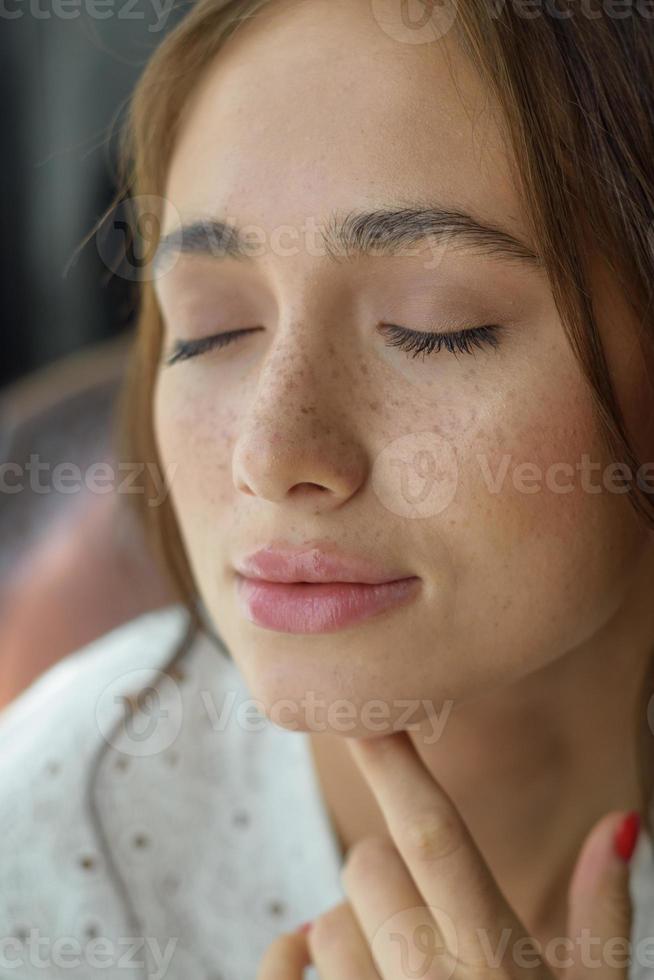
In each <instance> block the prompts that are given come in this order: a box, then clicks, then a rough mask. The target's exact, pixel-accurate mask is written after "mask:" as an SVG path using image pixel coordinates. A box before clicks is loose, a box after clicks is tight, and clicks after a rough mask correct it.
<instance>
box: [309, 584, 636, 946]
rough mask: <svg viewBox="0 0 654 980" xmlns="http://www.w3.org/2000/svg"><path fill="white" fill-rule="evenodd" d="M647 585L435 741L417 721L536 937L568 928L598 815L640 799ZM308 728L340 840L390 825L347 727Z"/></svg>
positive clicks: (460, 713) (428, 757) (427, 756)
mask: <svg viewBox="0 0 654 980" xmlns="http://www.w3.org/2000/svg"><path fill="white" fill-rule="evenodd" d="M646 593H647V590H645V589H643V590H642V592H641V594H636V593H634V595H633V596H631V598H630V601H629V605H630V607H631V608H630V609H629V610H627V609H622V610H621V612H620V613H619V614H618V616H616V617H615V619H614V621H612V622H611V623H610V624H609V625H608V626H607V627H606V628H605V630H604V631H603V633H602V635H601V637H597V636H596V637H595V638H594V640H593V642H592V643H588V644H586V645H584V646H583V647H580V648H578V649H576V650H574V651H570V652H569V653H568V654H566V655H565V656H562V657H560V658H559V659H558V660H556V661H555V662H553V663H552V664H550V665H548V666H546V667H544V668H542V669H540V670H538V671H537V672H535V673H532V674H530V675H529V676H527V677H525V678H523V679H521V680H519V681H518V682H516V683H514V684H511V685H508V686H507V687H504V688H502V689H501V690H498V691H496V692H494V693H492V694H490V695H488V696H485V697H483V698H479V699H477V700H475V701H472V702H468V703H465V704H461V705H459V706H458V707H457V708H456V710H452V712H451V713H450V716H449V718H448V720H447V723H446V725H445V726H444V728H443V731H442V733H441V735H440V738H438V740H437V741H435V742H434V741H433V728H432V727H431V724H430V725H427V724H426V723H425V725H424V727H421V728H415V729H414V730H413V731H411V732H410V735H411V738H412V740H413V742H414V744H415V746H416V749H417V751H418V753H419V754H420V756H421V757H422V759H423V761H424V763H425V765H426V766H427V767H428V769H429V770H430V771H431V772H432V773H433V775H434V777H435V779H436V780H437V781H438V782H439V784H440V785H441V786H442V787H443V788H444V789H445V791H446V792H447V793H448V794H449V796H450V797H451V798H452V800H453V801H454V803H455V805H456V807H457V809H458V811H459V812H460V814H461V816H462V817H463V819H464V820H465V822H466V824H467V825H468V827H469V828H470V831H471V833H472V835H473V837H474V839H475V840H476V842H477V844H478V846H479V848H480V850H481V853H482V854H483V855H484V858H485V860H486V861H487V863H488V864H489V867H490V869H491V871H492V872H493V874H494V875H495V877H496V879H497V881H498V883H499V884H500V887H501V888H502V890H503V891H504V894H505V895H506V897H507V899H508V900H509V902H510V903H511V904H512V905H513V907H514V909H515V910H516V912H517V913H518V915H519V916H520V917H521V918H522V921H523V922H524V924H525V925H526V926H527V928H529V929H530V931H531V933H532V935H534V936H536V937H538V938H543V939H547V938H550V937H552V936H554V935H558V936H561V935H565V934H566V933H565V927H566V923H565V915H566V899H567V888H568V885H569V881H570V876H571V874H572V871H573V869H574V865H575V863H576V860H577V857H578V855H579V851H580V848H581V845H582V843H583V840H584V839H585V837H586V836H587V834H588V833H589V831H590V829H591V827H592V825H593V824H594V823H595V822H596V821H597V820H599V819H600V817H601V816H603V815H604V814H605V813H606V812H608V811H609V810H613V809H638V810H641V811H642V805H643V803H642V799H641V790H640V781H639V772H638V757H637V752H636V741H637V740H636V732H637V727H636V715H637V712H638V709H639V697H640V693H641V686H642V683H643V679H644V675H645V670H646V667H647V666H648V664H649V660H650V657H651V652H652V639H651V638H652V637H653V636H654V614H653V613H652V612H651V611H650V609H649V606H650V605H651V601H650V600H649V599H648V597H647V594H646ZM634 606H635V607H637V608H634ZM310 739H311V745H312V749H313V752H314V758H315V761H316V767H317V772H318V775H319V777H320V779H321V782H322V786H323V795H324V798H325V803H326V805H327V808H328V810H329V812H330V814H331V817H332V821H333V825H334V829H335V831H336V834H337V837H338V839H339V841H340V844H341V846H342V849H343V852H344V851H345V850H347V849H348V848H349V847H350V846H351V845H352V844H354V843H355V842H356V840H358V839H360V837H362V836H366V835H368V834H370V833H380V832H387V831H386V827H385V822H384V819H383V815H382V814H381V812H380V810H379V808H378V806H377V803H376V800H375V799H374V797H373V796H372V794H371V792H370V791H369V790H368V788H367V785H365V783H364V780H363V778H362V777H361V775H360V773H359V772H358V769H357V768H356V766H355V764H354V762H353V761H352V760H351V758H350V755H349V750H348V749H347V746H346V745H345V744H344V741H343V739H342V737H340V736H337V735H329V734H320V735H315V734H311V735H310Z"/></svg>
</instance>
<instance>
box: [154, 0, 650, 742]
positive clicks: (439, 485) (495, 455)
mask: <svg viewBox="0 0 654 980" xmlns="http://www.w3.org/2000/svg"><path fill="white" fill-rule="evenodd" d="M391 6H392V5H391ZM383 8H384V4H372V5H371V4H370V3H368V2H365V0H361V2H360V3H359V2H353V0H343V2H341V0H338V2H337V0H328V2H323V0H310V2H307V0H305V2H302V3H297V2H294V3H288V2H284V3H282V2H277V3H275V4H273V5H272V6H271V7H270V8H268V9H267V10H265V11H264V12H263V13H261V14H259V15H257V17H256V18H255V19H254V20H253V21H251V22H250V23H249V24H246V25H244V26H243V27H242V28H241V29H240V30H239V32H238V33H237V35H236V36H235V37H233V38H232V39H231V41H230V42H229V43H228V46H227V47H226V48H225V49H224V51H223V52H222V53H221V54H220V55H219V57H218V58H217V60H216V63H215V65H214V66H212V69H211V71H210V73H209V74H208V75H207V76H206V77H205V78H204V79H203V81H202V83H201V85H200V86H199V88H198V89H197V90H196V92H195V93H194V95H193V98H192V100H191V102H190V104H189V106H188V108H187V114H186V116H185V120H184V126H183V128H182V130H181V133H180V137H179V139H178V142H177V145H176V152H175V154H174V158H173V161H172V165H171V168H170V171H169V179H168V184H167V188H166V200H167V204H166V210H165V215H164V228H163V233H164V234H167V233H171V232H174V231H175V230H176V229H177V228H178V227H179V225H180V223H184V224H188V223H190V222H191V221H194V220H205V221H206V220H208V219H209V218H216V219H220V220H222V221H226V222H229V223H230V224H233V225H236V226H238V227H239V228H242V229H243V231H244V233H245V238H246V240H247V241H248V243H249V247H250V250H251V251H250V255H249V256H248V257H247V258H235V257H226V256H219V255H218V250H217V248H216V242H215V240H214V254H213V255H211V254H203V252H202V249H201V248H200V246H199V245H198V244H197V236H196V238H195V239H194V240H195V241H196V249H195V252H194V253H190V252H189V253H188V254H187V253H184V254H180V255H176V256H175V257H174V261H169V262H168V263H167V266H165V267H164V266H162V273H161V275H160V276H159V278H158V279H157V280H156V289H157V293H158V298H159V303H160V307H161V311H162V316H163V320H164V326H165V333H164V343H163V355H164V358H165V357H166V356H167V355H169V354H170V353H171V351H172V350H173V348H174V347H175V344H176V343H177V342H178V341H193V340H197V339H198V338H202V337H207V336H210V335H214V334H216V333H221V332H222V333H224V332H227V331H235V330H244V331H245V330H247V328H255V327H256V328H258V329H256V330H254V329H253V330H251V331H250V332H243V333H242V334H240V335H238V336H237V337H236V338H235V339H233V340H232V342H231V343H230V344H229V345H228V346H225V347H223V348H222V349H221V348H213V349H210V350H207V351H205V352H204V353H199V354H196V355H195V356H193V357H189V358H187V359H179V360H177V361H176V362H175V363H172V364H168V365H166V364H165V363H164V361H163V360H162V364H161V367H160V370H159V376H158V382H157V387H156V394H155V425H156V433H157V440H158V445H159V449H160V453H161V458H162V463H163V465H164V466H165V467H166V469H167V471H168V472H169V473H171V474H172V476H171V480H172V485H171V495H172V502H173V504H174V507H175V510H176V514H177V517H178V520H179V525H180V529H181V533H182V537H183V540H184V543H185V546H186V549H187V553H188V556H189V560H190V563H191V566H192V569H193V572H194V575H195V577H196V581H197V583H198V586H199V589H200V591H201V594H202V598H203V601H204V603H205V605H206V608H207V610H208V612H209V614H210V616H211V618H212V619H213V621H214V622H215V624H216V627H217V629H218V631H219V633H220V634H221V636H222V637H223V639H224V640H225V642H226V644H227V646H228V648H229V649H230V651H231V653H232V655H233V657H234V659H235V661H236V662H237V664H238V666H239V668H240V669H241V670H242V672H243V674H244V677H245V679H246V681H247V683H248V686H249V689H250V692H251V694H252V696H253V697H255V698H259V699H260V700H261V702H262V703H263V705H264V706H265V710H266V711H267V712H269V713H270V714H271V716H272V717H274V719H275V721H277V722H278V723H279V724H282V725H287V726H288V727H292V728H305V729H307V728H312V727H313V728H318V727H319V725H318V724H317V723H316V722H315V721H312V720H311V718H310V717H309V716H308V714H307V712H306V711H305V705H306V704H307V701H308V699H307V694H308V692H311V696H312V697H313V698H314V699H315V700H317V701H318V702H321V703H322V704H323V705H325V706H326V705H328V704H330V703H333V702H335V701H338V700H339V699H343V698H345V699H347V701H348V702H349V703H350V704H351V705H352V706H353V710H354V711H355V712H357V711H359V710H363V709H364V707H365V706H366V704H369V703H370V702H371V701H372V700H374V699H381V700H382V701H383V702H384V704H385V705H386V709H387V710H386V713H384V711H383V710H380V712H379V714H378V715H377V716H376V718H375V725H376V726H377V727H376V728H375V729H374V730H375V731H377V730H380V728H383V727H384V726H383V722H382V723H381V724H380V721H379V719H380V718H381V719H384V718H387V719H388V727H389V728H391V727H394V726H395V725H396V724H399V723H400V722H399V719H400V718H401V716H402V715H403V714H404V715H406V710H407V709H406V703H407V700H414V699H417V702H418V703H420V702H421V700H422V701H424V702H425V703H429V702H430V701H431V702H433V704H434V706H435V707H436V708H439V707H440V704H441V703H442V700H443V699H449V698H452V699H455V702H458V701H463V700H466V699H470V698H472V697H475V696H477V695H479V694H482V693H487V692H489V691H492V690H493V689H494V688H497V687H499V686H500V685H504V684H506V683H507V682H510V681H512V680H516V679H518V678H519V677H522V676H524V675H526V674H528V673H530V672H533V671H535V670H536V669H538V668H539V667H541V666H543V665H545V664H548V663H550V662H552V661H554V660H556V659H557V658H560V657H562V656H565V655H566V654H568V653H569V652H570V651H572V650H573V649H574V648H576V647H578V646H579V645H580V644H583V643H585V642H587V641H590V640H592V639H593V638H594V637H595V636H596V635H597V634H598V633H599V632H600V631H602V630H603V628H604V627H605V626H606V624H607V623H608V621H609V620H610V619H611V618H612V617H613V616H614V615H615V614H616V612H618V611H619V610H620V608H621V605H622V603H623V602H624V597H625V595H626V594H627V591H628V589H629V586H630V582H631V580H632V577H633V575H635V574H636V573H637V569H638V561H639V560H640V558H641V557H642V554H643V549H644V548H645V544H646V536H645V534H644V532H643V530H642V527H641V525H640V524H639V522H638V521H637V519H636V517H635V515H634V513H633V511H632V509H631V507H630V505H629V503H628V501H627V498H626V497H625V496H624V495H623V494H622V493H619V492H612V491H611V490H607V482H606V481H607V480H608V486H609V487H613V488H614V489H615V487H616V483H615V479H614V478H615V474H614V473H612V474H611V477H610V478H607V477H606V470H605V469H604V468H603V467H604V463H605V460H604V456H603V452H602V448H601V447H602V444H601V440H600V434H599V428H598V426H597V424H596V422H595V418H594V414H593V410H592V406H591V400H590V395H589V393H588V390H587V387H586V385H585V382H584V380H583V377H582V374H581V371H580V369H579V367H578V365H577V362H576V360H575V358H574V356H573V354H572V352H571V350H570V348H569V345H568V342H567V340H566V337H565V334H564V330H563V327H562V324H561V321H560V318H559V316H558V315H557V312H556V309H555V306H554V302H553V299H552V294H551V291H550V287H549V285H548V281H547V279H546V276H545V274H544V272H543V271H542V267H540V266H539V264H538V262H537V260H536V259H534V257H530V251H536V249H535V246H534V243H533V242H532V241H531V239H530V233H529V229H528V225H527V220H526V216H525V214H524V213H523V211H522V209H521V204H520V201H519V197H518V193H517V186H516V180H515V178H514V176H513V174H512V170H511V165H510V158H509V150H508V146H507V143H506V139H505V137H504V136H503V135H502V130H501V124H500V121H499V115H498V113H497V112H496V110H495V107H494V105H493V102H492V99H491V98H490V96H489V92H488V89H487V87H486V86H485V85H484V84H483V83H482V82H481V80H480V79H479V78H478V77H477V76H476V74H475V73H474V71H473V70H472V69H471V68H470V67H469V66H468V64H467V62H466V61H465V60H464V59H463V56H462V55H461V54H460V53H459V51H458V50H457V48H456V46H455V43H454V40H453V36H452V32H450V33H449V34H448V33H446V34H444V35H443V37H441V38H438V39H435V40H434V39H432V40H431V41H430V40H428V39H427V38H426V37H425V36H419V35H416V36H415V37H412V35H411V33H410V32H405V34H404V35H402V34H401V33H398V32H397V31H396V30H395V25H393V24H392V23H387V22H385V21H384V19H383V17H381V16H380V17H379V19H376V16H375V12H376V9H377V10H378V11H379V10H383ZM414 41H417V42H418V43H412V42H414ZM419 208H420V209H423V208H424V209H427V208H428V209H431V210H430V212H429V213H428V214H427V215H425V216H422V217H420V216H419V215H418V214H417V213H414V214H413V215H411V214H407V212H406V211H405V213H404V219H402V220H400V219H401V217H402V216H401V214H400V216H399V218H398V217H397V212H400V211H401V209H412V210H413V209H419ZM439 209H444V210H445V211H449V212H454V211H456V212H457V213H458V216H457V218H456V220H450V221H445V222H444V221H443V219H442V216H441V219H440V226H441V227H443V226H445V227H447V228H448V229H449V231H450V234H449V235H448V236H447V237H446V238H445V239H443V238H442V237H441V238H440V239H438V238H437V237H435V236H434V237H430V238H425V239H423V240H415V232H416V230H417V229H422V230H423V231H425V230H426V229H427V228H428V226H429V227H430V228H431V227H432V224H433V225H434V226H436V225H438V224H439V215H438V211H439ZM381 211H391V212H395V213H396V216H395V219H393V218H391V217H388V218H386V219H385V220H379V219H378V220H377V221H376V222H375V223H374V224H373V229H372V233H373V235H375V236H376V235H378V234H379V235H381V236H382V237H381V238H375V239H374V240H375V241H377V242H378V245H377V250H376V252H375V251H374V250H373V252H370V248H368V252H366V250H365V248H364V249H363V250H362V251H361V252H360V253H359V252H356V253H355V251H351V252H349V253H346V252H341V253H340V254H338V253H337V252H336V251H335V250H334V249H335V246H334V238H333V232H334V229H335V228H336V227H337V225H338V223H339V222H340V221H342V220H343V219H344V218H346V217H347V216H350V220H349V225H346V227H348V226H349V228H350V230H352V229H354V230H357V229H359V230H361V229H363V228H364V223H363V220H362V219H361V220H360V221H357V220H354V221H353V220H352V215H355V214H356V215H358V214H359V213H364V212H366V213H368V212H381ZM464 214H467V215H470V216H472V218H474V219H475V220H476V221H478V222H481V223H483V224H485V225H488V226H493V227H495V228H497V229H501V230H502V231H503V232H504V233H505V235H506V236H511V237H512V238H513V239H516V240H517V241H516V242H511V241H510V240H509V238H508V237H507V238H506V239H505V241H504V244H503V245H502V242H501V241H498V240H496V239H495V238H493V237H492V236H491V234H490V233H488V235H487V236H485V237H480V235H481V234H482V233H481V232H479V233H475V232H473V231H472V230H471V227H470V226H468V225H467V224H466V220H464V219H463V215H464ZM407 219H408V220H407ZM327 230H330V231H331V232H332V238H330V242H331V246H332V247H331V248H327V246H326V244H325V239H323V238H322V237H321V231H325V232H326V231H327ZM391 233H393V234H394V242H395V253H393V251H392V242H391V241H390V240H389V241H387V239H386V236H387V235H389V234H391ZM189 240H190V239H189ZM360 240H362V242H363V244H364V245H366V244H368V246H370V242H371V241H372V240H373V238H372V236H371V233H370V232H368V234H367V235H363V236H360ZM206 241H207V242H208V247H209V249H210V248H211V235H210V234H209V235H208V236H207V238H206ZM382 242H383V244H384V247H383V249H382V248H381V243H382ZM519 243H522V247H521V246H520V244H519ZM164 268H165V269H166V271H163V269H164ZM616 310H617V307H615V308H611V307H610V305H608V306H607V304H606V303H603V304H602V306H601V308H600V309H599V310H598V312H599V314H600V316H603V317H604V318H605V325H606V324H608V327H609V328H610V329H611V330H613V329H614V328H615V330H618V326H619V324H618V326H616ZM620 315H621V316H622V315H624V312H623V311H620ZM608 318H611V323H608ZM620 322H622V321H620ZM485 325H490V326H491V328H492V329H490V330H486V331H482V332H481V333H477V334H472V335H468V341H467V342H466V343H465V345H464V347H463V348H462V349H458V348H457V347H456V346H455V343H454V341H453V340H452V339H451V338H450V343H447V342H443V343H442V344H441V346H440V349H439V348H438V345H437V346H436V348H435V349H433V350H431V352H425V353H421V354H419V356H417V357H415V356H412V354H413V352H412V351H411V350H408V351H407V350H404V349H401V347H399V346H397V344H398V343H399V342H406V337H405V335H402V334H401V333H400V332H398V330H397V328H398V327H399V328H404V329H405V330H407V331H415V332H417V333H418V334H424V333H426V332H436V333H445V332H450V331H463V330H468V329H470V328H478V327H483V326H485ZM403 337H404V340H403V339H402V338H403ZM614 346H615V347H616V348H617V350H616V351H613V352H612V353H611V356H612V357H613V362H614V368H615V371H616V375H617V376H619V375H622V377H623V381H624V384H625V385H627V386H630V390H632V391H634V392H635V394H634V397H636V394H637V392H636V388H635V387H634V386H635V385H636V381H637V379H635V378H634V376H633V375H632V374H630V371H631V369H630V367H629V364H630V363H631V362H629V360H628V354H629V351H628V350H626V349H625V350H624V358H623V362H619V358H620V357H621V356H622V355H621V353H620V352H621V350H622V349H623V346H624V345H615V344H614ZM466 348H467V349H466ZM603 481H604V482H603ZM611 481H613V482H611ZM618 483H619V481H618ZM316 540H320V541H328V542H330V543H331V544H333V545H336V546H338V547H339V548H340V549H342V550H343V551H345V552H347V553H348V554H354V555H356V556H360V557H363V558H366V559H369V560H371V561H373V562H374V563H375V564H376V565H378V566H379V567H380V569H381V570H382V571H385V572H387V573H388V574H389V576H390V577H395V578H397V577H404V576H417V577H418V578H419V582H418V583H416V584H415V585H414V587H413V589H412V590H411V592H410V594H408V596H407V597H406V598H405V600H404V601H402V602H399V603H397V604H395V605H393V606H390V607H387V608H385V609H383V610H382V611H381V612H378V613H377V614H376V615H373V616H370V617H368V618H365V619H362V620H359V621H357V622H354V623H350V624H349V625H346V626H341V627H340V628H339V626H338V625H337V624H336V625H334V627H333V628H330V629H328V630H323V631H322V632H311V630H310V629H308V628H307V629H305V630H303V631H301V632H299V633H298V632H293V631H292V630H291V629H288V630H284V629H278V628H270V627H268V626H262V625H261V624H260V623H257V622H255V621H253V619H252V617H251V616H250V614H249V612H248V609H247V607H246V606H245V605H244V604H242V602H241V601H240V599H239V593H238V589H237V576H236V570H235V564H237V563H238V562H239V560H241V559H243V558H244V557H245V556H246V555H248V554H249V553H251V552H253V551H255V550H257V549H259V548H262V547H265V546H267V545H269V544H271V543H275V544H277V543H279V542H280V541H282V542H285V543H286V544H288V545H289V546H301V545H303V544H305V543H307V542H310V543H313V542H315V541H316ZM281 699H284V700H283V701H282V700H281ZM282 708H283V710H282ZM422 710H423V709H420V710H418V709H417V707H416V706H415V704H414V712H413V714H412V716H411V720H412V721H416V720H417V719H418V718H419V717H420V714H421V711H422ZM424 710H428V709H424ZM311 717H312V718H315V717H317V715H316V713H315V712H314V714H313V715H312V716H311ZM326 717H327V716H326V714H325V712H324V711H323V715H322V724H323V727H324V723H325V720H326ZM343 717H347V710H345V709H344V714H343V715H342V716H340V718H339V725H340V724H342V720H343ZM330 718H331V719H333V718H334V715H330ZM327 724H328V725H330V726H331V721H329V722H327ZM357 724H359V727H358V728H353V727H352V723H351V722H350V723H349V727H347V728H346V727H345V726H343V727H340V728H339V727H337V726H335V725H334V726H331V727H332V729H333V730H335V731H338V730H340V731H343V732H344V733H345V734H353V733H359V734H366V731H367V728H366V723H364V722H363V720H362V719H361V717H359V718H358V722H357ZM321 730H323V729H321Z"/></svg>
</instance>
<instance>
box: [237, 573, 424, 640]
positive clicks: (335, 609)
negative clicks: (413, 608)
mask: <svg viewBox="0 0 654 980" xmlns="http://www.w3.org/2000/svg"><path fill="white" fill-rule="evenodd" d="M236 580H237V594H238V597H239V601H240V603H241V605H242V608H243V610H244V612H245V615H246V616H247V618H248V619H249V620H250V621H251V622H253V623H256V625H257V626H263V627H264V628H265V629H269V630H278V631H279V632H281V633H333V632H335V631H336V630H340V629H343V628H344V627H346V626H351V625H352V624H354V623H359V622H361V620H364V619H369V618H370V617H371V616H375V615H377V614H378V613H380V612H383V611H384V610H386V609H389V608H391V607H392V606H397V605H400V604H401V603H404V602H407V601H408V600H409V599H411V598H414V597H415V596H416V595H417V592H418V586H419V584H420V582H421V579H419V578H416V577H414V578H405V579H398V580H397V581H395V582H384V583H382V584H380V585H369V584H365V583H362V582H325V583H320V582H268V581H266V580H264V579H253V578H245V577H244V576H242V575H239V574H237V576H236Z"/></svg>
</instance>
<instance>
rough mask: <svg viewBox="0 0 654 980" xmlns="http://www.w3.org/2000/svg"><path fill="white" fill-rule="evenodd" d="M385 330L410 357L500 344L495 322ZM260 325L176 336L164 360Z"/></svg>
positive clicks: (224, 341) (197, 352) (220, 344)
mask: <svg viewBox="0 0 654 980" xmlns="http://www.w3.org/2000/svg"><path fill="white" fill-rule="evenodd" d="M383 327H384V330H385V332H387V333H389V334H391V336H392V340H390V341H389V343H388V345H387V346H388V347H397V348H399V349H400V350H402V351H404V352H405V353H407V354H411V356H412V357H414V358H415V357H418V355H419V354H422V355H423V359H424V356H428V355H429V354H433V353H434V352H436V353H437V352H438V351H440V350H442V348H445V349H446V350H447V351H449V353H451V354H473V353H474V351H475V350H483V349H484V347H493V348H495V347H497V346H498V344H499V339H498V336H497V335H498V333H499V331H500V326H499V325H498V324H495V323H492V324H484V325H483V326H480V327H470V328H469V329H468V330H455V331H452V332H450V333H423V332H420V331H416V330H409V329H408V328H407V327H399V326H397V325H396V324H394V323H386V324H383ZM260 329H262V328H261V327H252V328H250V329H246V330H228V331H227V332H226V333H222V334H214V335H212V336H210V337H202V338H201V339H200V340H178V341H176V343H175V346H174V348H173V351H172V353H171V354H170V355H169V357H168V358H167V359H166V364H167V365H171V364H175V363H177V362H178V361H186V360H188V359H189V358H191V357H197V356H199V355H200V354H205V353H207V351H210V350H213V349H214V348H216V347H217V348H219V349H221V348H223V347H226V346H227V345H228V344H230V343H232V341H234V340H236V339H237V338H238V337H239V336H241V335H242V334H246V333H253V332H254V331H256V330H260Z"/></svg>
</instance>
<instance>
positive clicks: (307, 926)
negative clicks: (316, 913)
mask: <svg viewBox="0 0 654 980" xmlns="http://www.w3.org/2000/svg"><path fill="white" fill-rule="evenodd" d="M310 928H311V921H309V922H303V923H302V925H301V926H298V927H297V932H308V931H309V929H310Z"/></svg>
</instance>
